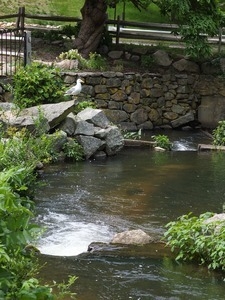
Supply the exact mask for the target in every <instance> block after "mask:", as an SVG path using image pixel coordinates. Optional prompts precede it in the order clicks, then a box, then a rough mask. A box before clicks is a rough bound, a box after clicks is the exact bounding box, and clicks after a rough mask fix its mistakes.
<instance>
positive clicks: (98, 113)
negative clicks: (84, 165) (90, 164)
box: [74, 108, 124, 159]
mask: <svg viewBox="0 0 225 300" xmlns="http://www.w3.org/2000/svg"><path fill="white" fill-rule="evenodd" d="M75 127H76V129H75V131H74V135H75V136H76V139H77V140H78V142H79V143H80V144H81V145H82V147H83V149H84V156H85V157H86V159H89V158H90V157H94V156H95V157H99V155H98V154H99V152H101V157H105V156H106V155H108V156H111V155H115V154H116V153H117V152H119V151H120V150H121V149H122V148H123V146H124V137H123V135H122V134H121V131H120V130H119V128H118V127H117V126H115V125H111V124H110V121H109V120H108V118H107V117H106V115H105V114H104V112H103V111H102V110H101V109H93V108H86V109H84V110H83V111H81V112H80V113H78V114H77V116H76V118H75ZM103 151H104V153H105V155H103V156H102V153H103Z"/></svg>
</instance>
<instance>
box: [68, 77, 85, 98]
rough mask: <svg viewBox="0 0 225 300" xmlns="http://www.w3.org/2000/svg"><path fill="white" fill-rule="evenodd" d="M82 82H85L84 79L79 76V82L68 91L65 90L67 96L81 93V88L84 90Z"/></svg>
mask: <svg viewBox="0 0 225 300" xmlns="http://www.w3.org/2000/svg"><path fill="white" fill-rule="evenodd" d="M81 83H83V80H82V79H80V78H78V79H77V84H76V85H74V86H73V87H71V88H70V89H68V90H67V91H66V92H65V96H68V95H73V96H76V95H78V94H80V92H81V90H82V85H81Z"/></svg>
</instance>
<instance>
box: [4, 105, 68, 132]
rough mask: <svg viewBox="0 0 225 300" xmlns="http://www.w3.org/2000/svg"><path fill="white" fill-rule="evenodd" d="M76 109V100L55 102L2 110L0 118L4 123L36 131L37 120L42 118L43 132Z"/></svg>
mask: <svg viewBox="0 0 225 300" xmlns="http://www.w3.org/2000/svg"><path fill="white" fill-rule="evenodd" d="M73 110H74V100H71V101H67V102H60V103H54V104H43V105H40V106H33V107H29V108H26V109H23V110H21V111H16V110H7V111H2V112H1V114H0V120H1V122H2V123H4V124H6V125H10V126H15V127H19V128H21V127H26V128H27V129H29V130H30V131H34V129H35V126H36V123H37V120H38V119H41V120H42V129H43V132H44V131H45V132H48V131H49V130H50V129H52V128H54V127H56V126H57V125H59V124H60V123H61V122H62V121H63V120H64V119H65V118H66V116H67V115H68V114H69V113H71V112H72V111H73Z"/></svg>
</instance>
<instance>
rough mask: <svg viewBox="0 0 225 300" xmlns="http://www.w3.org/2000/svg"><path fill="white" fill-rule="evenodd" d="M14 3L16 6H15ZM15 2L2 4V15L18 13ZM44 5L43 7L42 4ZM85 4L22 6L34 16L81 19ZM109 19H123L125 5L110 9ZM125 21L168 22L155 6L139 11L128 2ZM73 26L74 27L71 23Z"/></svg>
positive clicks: (67, 1)
mask: <svg viewBox="0 0 225 300" xmlns="http://www.w3.org/2000/svg"><path fill="white" fill-rule="evenodd" d="M10 3H11V2H10ZM13 3H14V4H13ZM15 3H16V2H15V1H12V3H11V5H10V7H7V6H5V5H3V3H0V8H1V14H2V15H4V14H7V13H9V12H10V13H13V12H15V13H16V12H17V10H18V5H17V4H15ZM41 3H43V5H42V4H41ZM83 4H84V1H82V2H81V1H79V0H73V1H72V2H71V0H64V1H61V0H51V1H49V0H48V1H44V0H39V2H38V3H36V4H32V3H30V2H28V0H23V1H21V2H20V6H25V7H26V11H27V12H29V13H32V14H47V15H51V14H52V15H59V16H67V17H77V18H81V12H80V10H81V8H82V6H83ZM107 12H108V18H109V19H111V20H113V19H114V16H115V17H116V18H117V16H118V15H120V17H121V19H122V15H123V3H119V4H118V5H117V7H116V15H115V10H114V9H112V8H108V11H107ZM125 20H126V21H136V22H155V23H157V22H158V23H163V22H164V23H165V22H168V20H167V19H165V17H163V16H162V15H161V14H160V11H159V8H158V7H157V6H156V5H155V4H150V5H149V6H148V8H147V9H146V10H144V9H142V10H141V11H139V10H138V9H137V8H136V7H135V6H134V5H133V4H132V3H131V2H127V3H126V6H125ZM26 22H27V23H37V24H42V25H47V24H48V25H53V22H51V21H42V20H41V21H40V20H28V19H27V20H26ZM54 23H57V25H65V22H54ZM71 25H74V24H73V23H71Z"/></svg>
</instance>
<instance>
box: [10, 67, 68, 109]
mask: <svg viewBox="0 0 225 300" xmlns="http://www.w3.org/2000/svg"><path fill="white" fill-rule="evenodd" d="M64 90H65V87H64V84H63V80H62V78H61V76H60V72H59V70H57V69H55V68H52V67H49V66H46V65H43V64H38V63H33V64H31V65H28V66H26V67H25V68H20V69H19V70H18V71H17V72H16V74H15V75H14V77H13V96H14V103H15V104H16V105H17V106H18V107H19V108H26V107H31V106H35V105H40V104H46V103H57V102H60V101H62V100H64V96H63V95H64Z"/></svg>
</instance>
